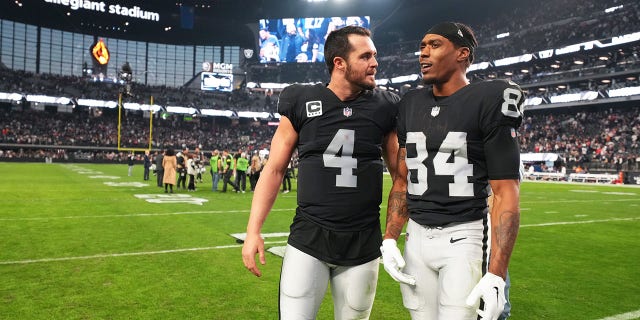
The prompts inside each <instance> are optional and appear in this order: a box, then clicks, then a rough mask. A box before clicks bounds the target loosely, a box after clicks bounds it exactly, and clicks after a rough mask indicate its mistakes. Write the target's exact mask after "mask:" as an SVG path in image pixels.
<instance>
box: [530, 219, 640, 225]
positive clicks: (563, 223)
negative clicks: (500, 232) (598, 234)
mask: <svg viewBox="0 0 640 320" xmlns="http://www.w3.org/2000/svg"><path fill="white" fill-rule="evenodd" d="M633 220H640V217H638V218H611V219H602V220H584V221H564V222H547V223H538V224H523V225H520V228H527V227H548V226H560V225H567V224H585V223H596V222H611V221H633Z"/></svg>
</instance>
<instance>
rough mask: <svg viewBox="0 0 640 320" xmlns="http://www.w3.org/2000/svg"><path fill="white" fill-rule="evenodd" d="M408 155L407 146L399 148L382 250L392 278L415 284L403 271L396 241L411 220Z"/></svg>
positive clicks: (402, 262) (386, 269)
mask: <svg viewBox="0 0 640 320" xmlns="http://www.w3.org/2000/svg"><path fill="white" fill-rule="evenodd" d="M406 155H407V149H406V148H399V149H398V156H397V158H396V164H397V170H396V173H395V174H392V177H393V185H392V186H391V192H389V201H388V204H387V224H386V228H385V233H384V237H383V238H384V240H383V241H382V246H381V247H380V251H381V252H382V262H383V264H384V270H385V271H387V273H388V274H389V275H390V276H391V278H393V279H394V280H395V281H398V282H402V283H406V284H408V285H415V284H416V280H415V278H414V277H413V276H411V275H408V274H406V273H403V272H402V269H403V268H404V266H405V261H404V258H403V257H402V253H400V250H399V249H398V245H397V243H396V240H397V239H398V238H399V237H400V233H402V228H403V227H404V225H405V224H406V223H407V221H408V220H409V211H408V209H407V173H408V169H407V164H406V162H405V158H406Z"/></svg>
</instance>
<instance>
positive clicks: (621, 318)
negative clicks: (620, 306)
mask: <svg viewBox="0 0 640 320" xmlns="http://www.w3.org/2000/svg"><path fill="white" fill-rule="evenodd" d="M638 318H640V310H636V311H631V312H627V313H621V314H616V315H613V316H610V317H606V318H602V319H598V320H631V319H638Z"/></svg>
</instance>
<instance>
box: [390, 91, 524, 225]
mask: <svg viewBox="0 0 640 320" xmlns="http://www.w3.org/2000/svg"><path fill="white" fill-rule="evenodd" d="M524 98H525V97H524V94H523V92H522V90H521V89H520V87H518V85H516V84H515V83H513V82H507V81H503V80H494V81H485V82H479V83H472V84H469V85H467V86H465V87H463V88H461V89H460V90H458V91H457V92H455V93H454V94H453V95H451V96H449V97H441V98H439V99H436V98H435V97H434V96H433V91H432V89H431V87H427V88H423V89H418V90H413V91H410V92H408V93H407V94H406V95H405V96H404V97H403V98H402V100H401V101H400V103H399V114H398V140H399V143H400V147H401V148H406V152H407V156H406V159H405V162H406V164H407V168H408V170H409V173H408V177H407V183H408V185H407V205H408V208H409V215H410V218H411V219H413V220H414V221H416V222H418V223H420V224H423V225H429V226H441V225H445V224H448V223H452V222H466V221H473V220H477V219H481V218H483V217H484V216H485V215H486V213H487V196H488V190H489V180H494V179H495V180H501V179H518V177H519V165H520V148H519V145H518V140H517V132H516V129H517V128H518V127H519V126H520V123H521V121H522V105H523V102H524Z"/></svg>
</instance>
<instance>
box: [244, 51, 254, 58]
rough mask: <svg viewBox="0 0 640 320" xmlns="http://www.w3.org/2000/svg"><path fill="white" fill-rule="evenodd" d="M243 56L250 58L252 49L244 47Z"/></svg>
mask: <svg viewBox="0 0 640 320" xmlns="http://www.w3.org/2000/svg"><path fill="white" fill-rule="evenodd" d="M243 51H244V57H245V58H247V59H251V58H252V57H253V49H244V50H243Z"/></svg>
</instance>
